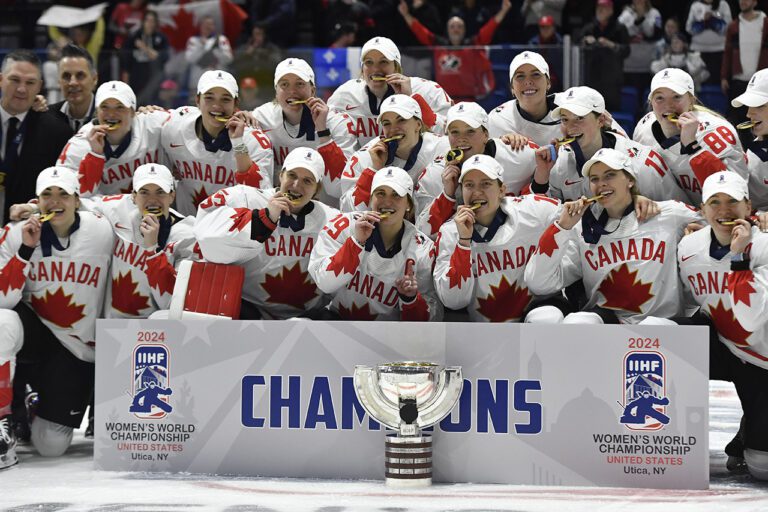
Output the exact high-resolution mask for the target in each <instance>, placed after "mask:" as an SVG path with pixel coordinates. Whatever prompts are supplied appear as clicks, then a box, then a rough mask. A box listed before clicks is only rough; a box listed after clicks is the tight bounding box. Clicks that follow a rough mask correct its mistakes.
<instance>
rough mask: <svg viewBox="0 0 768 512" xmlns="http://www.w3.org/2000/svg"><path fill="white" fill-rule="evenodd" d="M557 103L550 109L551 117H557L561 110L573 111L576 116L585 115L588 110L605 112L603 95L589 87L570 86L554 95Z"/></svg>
mask: <svg viewBox="0 0 768 512" xmlns="http://www.w3.org/2000/svg"><path fill="white" fill-rule="evenodd" d="M556 99H557V101H559V103H558V104H557V107H555V108H554V109H553V110H552V117H554V118H559V117H560V111H561V110H567V111H569V112H573V113H574V115H577V116H585V115H587V114H589V113H590V112H597V113H598V114H602V113H603V112H605V99H604V98H603V95H602V94H600V93H599V92H597V91H596V90H594V89H593V88H591V87H586V86H579V87H571V88H570V89H568V90H566V91H565V92H563V93H562V94H561V95H560V96H559V97H556Z"/></svg>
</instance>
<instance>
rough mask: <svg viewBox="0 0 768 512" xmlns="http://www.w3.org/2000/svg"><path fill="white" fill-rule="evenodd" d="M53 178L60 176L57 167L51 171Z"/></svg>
mask: <svg viewBox="0 0 768 512" xmlns="http://www.w3.org/2000/svg"><path fill="white" fill-rule="evenodd" d="M51 177H52V178H58V177H59V171H58V170H57V169H54V170H53V172H52V173H51Z"/></svg>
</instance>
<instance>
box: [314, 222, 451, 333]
mask: <svg viewBox="0 0 768 512" xmlns="http://www.w3.org/2000/svg"><path fill="white" fill-rule="evenodd" d="M359 215H360V214H359V213H357V212H353V213H343V214H339V215H337V216H336V217H335V218H333V219H331V220H330V222H328V224H326V226H325V227H324V228H323V230H322V232H321V233H320V237H319V239H318V241H317V244H316V245H315V248H314V250H313V251H312V256H310V260H309V273H310V275H311V276H312V278H313V279H314V280H315V282H316V283H317V287H318V288H320V289H321V290H323V291H324V292H325V293H329V294H331V295H332V296H333V300H332V302H331V306H330V308H331V310H332V311H334V312H335V313H338V314H339V316H341V318H342V319H343V320H405V321H409V320H413V321H426V320H438V321H439V320H441V319H442V318H443V305H442V304H441V303H440V301H439V300H437V296H436V295H435V288H434V285H433V283H432V266H433V264H434V261H435V246H434V244H433V243H432V240H430V239H429V238H427V236H426V235H424V234H423V233H419V232H418V231H417V230H416V227H415V226H414V225H413V224H411V223H410V222H408V221H405V223H404V230H403V234H402V238H401V240H400V243H399V248H398V247H397V246H395V247H394V248H393V250H391V251H390V252H388V251H387V250H386V249H385V248H384V247H383V245H384V244H383V242H382V241H381V237H380V235H379V232H378V229H375V230H374V232H373V234H372V235H371V237H370V238H369V239H368V241H367V243H366V245H365V246H361V245H359V244H358V243H357V241H356V240H355V238H354V236H353V235H354V232H355V222H356V220H357V218H358V216H359ZM398 249H399V250H398ZM408 268H412V269H413V274H414V276H415V277H416V280H417V281H418V289H419V291H418V294H417V296H416V298H415V299H414V300H412V301H405V300H403V299H402V298H401V297H400V294H399V293H398V291H397V287H396V286H395V281H397V280H398V279H399V278H401V277H403V275H405V273H406V269H408Z"/></svg>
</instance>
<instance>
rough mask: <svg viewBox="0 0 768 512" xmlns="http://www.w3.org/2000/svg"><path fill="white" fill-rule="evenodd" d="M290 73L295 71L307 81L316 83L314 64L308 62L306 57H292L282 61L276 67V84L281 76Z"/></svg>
mask: <svg viewBox="0 0 768 512" xmlns="http://www.w3.org/2000/svg"><path fill="white" fill-rule="evenodd" d="M290 73H293V74H294V75H296V76H297V77H299V78H301V79H302V80H304V81H305V82H311V83H313V84H314V83H315V72H314V71H312V66H310V65H309V64H307V61H305V60H304V59H296V58H293V57H291V58H290V59H285V60H284V61H282V62H281V63H280V64H278V65H277V67H276V68H275V85H277V82H279V81H280V79H281V78H283V77H284V76H285V75H287V74H290Z"/></svg>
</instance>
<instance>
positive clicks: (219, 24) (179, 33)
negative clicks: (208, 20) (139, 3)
mask: <svg viewBox="0 0 768 512" xmlns="http://www.w3.org/2000/svg"><path fill="white" fill-rule="evenodd" d="M149 9H151V10H153V11H155V12H156V13H157V18H158V22H159V24H160V30H162V31H163V33H164V34H165V35H166V36H167V37H168V42H169V43H170V44H171V46H173V47H174V48H175V49H176V50H183V49H184V48H185V47H186V46H187V39H189V38H190V37H191V36H193V35H195V34H197V27H198V25H199V24H200V21H201V20H202V19H203V18H205V17H206V16H211V17H212V18H213V19H214V20H215V21H216V30H217V31H218V32H219V33H220V34H224V35H225V36H227V37H228V38H229V40H230V42H231V43H232V44H233V45H234V44H235V42H236V41H237V38H238V37H240V31H241V30H242V28H243V22H244V21H245V20H246V19H247V18H248V14H247V13H246V12H245V11H244V10H243V9H241V8H240V7H239V6H238V5H235V4H233V3H232V2H230V0H204V1H201V2H193V1H189V0H179V1H178V2H177V1H174V0H170V1H169V0H165V1H163V2H162V3H160V4H159V5H150V6H149Z"/></svg>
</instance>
